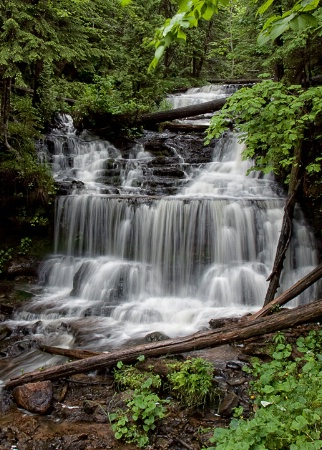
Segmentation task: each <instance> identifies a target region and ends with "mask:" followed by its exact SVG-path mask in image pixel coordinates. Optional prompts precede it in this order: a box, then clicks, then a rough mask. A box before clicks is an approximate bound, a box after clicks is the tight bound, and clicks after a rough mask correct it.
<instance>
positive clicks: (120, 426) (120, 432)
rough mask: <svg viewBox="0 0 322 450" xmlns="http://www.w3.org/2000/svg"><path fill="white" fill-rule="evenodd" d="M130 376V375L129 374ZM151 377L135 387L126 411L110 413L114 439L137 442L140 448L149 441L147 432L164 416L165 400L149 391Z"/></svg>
mask: <svg viewBox="0 0 322 450" xmlns="http://www.w3.org/2000/svg"><path fill="white" fill-rule="evenodd" d="M130 377H131V376H130ZM153 383H154V380H153V378H147V379H146V380H145V381H144V382H143V383H142V384H141V386H140V387H139V388H137V389H135V390H134V392H133V394H132V396H131V398H130V399H129V400H128V401H127V409H126V411H121V410H120V411H119V412H118V413H115V414H110V416H109V417H110V421H111V422H112V430H113V431H114V432H115V437H116V439H122V440H123V441H125V442H127V443H134V444H137V445H138V446H139V447H140V448H142V447H145V446H146V445H148V443H149V436H148V434H149V432H151V431H153V430H155V428H156V425H157V421H158V420H160V419H162V418H163V417H164V416H165V412H166V410H165V407H164V405H165V404H166V403H168V401H167V400H162V399H160V398H159V396H158V395H157V394H155V393H153V392H151V388H152V387H153Z"/></svg>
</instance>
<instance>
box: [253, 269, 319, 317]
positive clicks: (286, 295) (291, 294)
mask: <svg viewBox="0 0 322 450" xmlns="http://www.w3.org/2000/svg"><path fill="white" fill-rule="evenodd" d="M321 277H322V264H320V265H319V266H317V267H316V268H315V269H314V270H312V271H311V272H310V273H308V274H307V275H305V277H303V278H301V279H300V280H299V281H298V282H297V283H295V284H294V285H293V286H291V287H290V288H289V289H287V291H285V292H283V294H281V295H280V296H279V297H277V298H275V299H274V300H272V301H271V302H270V303H268V304H267V305H266V306H264V307H263V308H262V309H260V310H259V311H257V312H256V313H255V314H252V315H251V316H250V317H249V319H248V320H255V319H258V318H259V317H263V316H266V315H267V314H269V313H271V312H272V311H274V309H275V308H276V307H277V306H282V305H285V304H286V303H287V302H289V301H290V300H292V299H293V298H295V297H297V296H298V295H299V294H301V293H302V292H303V291H305V289H307V288H308V287H310V286H312V284H313V283H315V282H316V281H318V280H319V279H320V278H321Z"/></svg>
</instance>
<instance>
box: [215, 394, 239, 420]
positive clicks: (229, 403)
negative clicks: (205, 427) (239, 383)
mask: <svg viewBox="0 0 322 450" xmlns="http://www.w3.org/2000/svg"><path fill="white" fill-rule="evenodd" d="M238 403H239V398H238V396H237V395H236V394H234V393H233V392H227V393H226V395H225V397H224V399H223V401H222V402H221V404H220V406H219V414H220V415H221V416H223V417H230V416H231V415H232V414H233V410H234V408H236V406H237V405H238Z"/></svg>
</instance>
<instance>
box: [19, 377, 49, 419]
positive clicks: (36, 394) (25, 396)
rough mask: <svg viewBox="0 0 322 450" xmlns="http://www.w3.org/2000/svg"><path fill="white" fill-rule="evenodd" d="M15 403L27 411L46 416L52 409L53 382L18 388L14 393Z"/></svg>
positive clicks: (25, 385)
mask: <svg viewBox="0 0 322 450" xmlns="http://www.w3.org/2000/svg"><path fill="white" fill-rule="evenodd" d="M12 395H13V398H14V400H15V402H16V403H17V404H18V405H19V406H21V407H22V408H24V409H26V410H27V411H30V412H33V413H38V414H44V413H46V412H47V411H48V410H49V408H50V407H51V403H52V398H53V387H52V383H51V381H39V382H37V383H28V384H24V385H22V386H18V387H16V388H15V389H14V390H13V391H12Z"/></svg>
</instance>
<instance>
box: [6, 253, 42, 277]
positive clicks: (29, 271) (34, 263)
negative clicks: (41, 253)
mask: <svg viewBox="0 0 322 450" xmlns="http://www.w3.org/2000/svg"><path fill="white" fill-rule="evenodd" d="M38 267H39V261H38V260H35V259H32V258H24V257H21V258H19V259H15V260H12V261H10V264H9V267H8V274H9V275H10V276H12V277H18V276H21V275H22V276H28V275H31V276H35V277H36V276H37V275H38Z"/></svg>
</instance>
